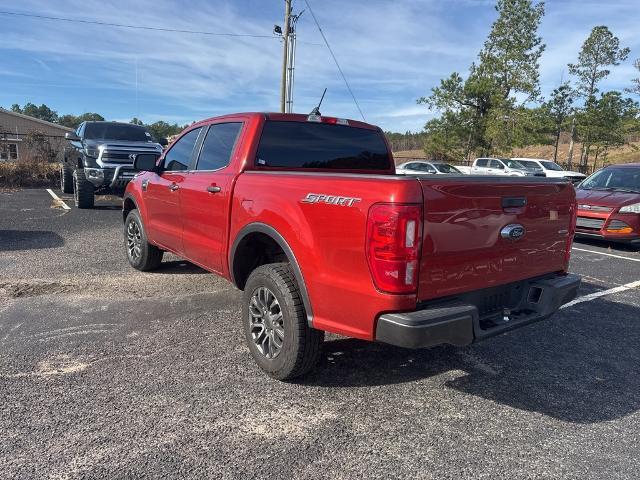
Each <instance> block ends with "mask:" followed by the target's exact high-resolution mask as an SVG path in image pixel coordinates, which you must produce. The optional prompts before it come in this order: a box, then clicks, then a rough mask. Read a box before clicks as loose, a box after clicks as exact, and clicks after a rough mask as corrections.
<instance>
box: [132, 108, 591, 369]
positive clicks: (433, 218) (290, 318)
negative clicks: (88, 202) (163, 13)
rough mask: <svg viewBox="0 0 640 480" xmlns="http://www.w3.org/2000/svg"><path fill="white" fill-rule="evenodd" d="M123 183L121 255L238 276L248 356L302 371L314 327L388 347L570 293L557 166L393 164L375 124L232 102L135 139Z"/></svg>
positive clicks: (519, 312) (442, 336)
mask: <svg viewBox="0 0 640 480" xmlns="http://www.w3.org/2000/svg"><path fill="white" fill-rule="evenodd" d="M135 167H136V169H139V170H142V171H143V173H141V174H139V175H137V176H136V177H135V179H134V180H133V181H131V182H130V183H129V185H128V187H127V190H126V193H125V196H124V209H123V217H124V222H125V223H124V236H125V243H126V251H127V257H128V259H129V262H130V263H131V265H132V266H133V267H134V268H137V269H139V270H151V269H154V268H156V267H158V265H159V264H160V262H161V259H162V254H163V252H165V251H170V252H173V253H175V254H177V255H179V256H180V257H182V258H185V259H187V260H189V261H191V262H193V263H195V264H197V265H199V266H201V267H202V268H204V269H206V270H208V271H211V272H215V273H217V274H218V275H221V276H223V277H225V278H227V279H228V280H230V281H231V282H233V284H234V285H235V286H237V287H238V288H239V289H241V290H243V291H244V296H243V305H242V325H243V328H244V332H245V336H246V340H247V343H248V345H249V349H250V351H251V353H252V355H253V357H254V358H255V360H256V362H257V363H258V364H259V365H260V367H261V368H262V369H263V370H265V371H266V372H267V373H268V374H269V375H271V376H272V377H274V378H278V379H290V378H293V377H296V376H299V375H302V374H304V373H306V372H307V371H309V370H310V369H311V368H312V367H313V366H314V364H315V362H316V360H317V359H318V356H319V351H320V344H321V342H322V340H323V338H324V332H325V331H327V332H334V333H337V334H341V335H346V336H349V337H355V338H360V339H364V340H371V341H381V342H386V343H389V344H392V345H398V346H402V347H411V348H416V347H429V346H434V345H439V344H445V343H448V344H453V345H468V344H470V343H472V342H474V341H477V340H481V339H483V338H486V337H489V336H492V335H496V334H499V333H501V332H505V331H507V330H511V329H514V328H516V327H520V326H523V325H526V324H529V323H531V322H534V321H538V320H542V319H544V318H546V317H548V316H550V315H551V314H552V313H554V312H555V311H556V310H557V309H558V308H559V307H560V306H561V305H562V304H564V303H566V302H568V301H570V300H571V299H573V298H574V297H575V295H576V291H577V289H578V286H579V283H580V279H579V278H578V277H576V276H575V275H571V274H568V272H567V269H568V264H569V256H570V252H571V244H572V240H573V234H574V229H575V219H576V200H575V192H574V189H573V186H572V185H571V183H569V182H568V181H566V180H564V179H554V178H546V179H545V178H535V177H531V178H528V177H490V176H464V177H461V176H459V175H458V176H453V175H452V176H449V175H434V176H433V177H429V176H424V175H423V176H410V175H401V176H400V175H396V174H395V166H394V161H393V157H392V154H391V151H390V149H389V146H388V143H387V142H386V139H385V137H384V134H383V132H382V131H381V130H380V128H378V127H375V126H372V125H369V124H366V123H362V122H357V121H353V120H344V119H339V118H333V117H325V116H319V115H309V116H307V115H297V114H275V113H242V114H234V115H227V116H223V117H218V118H211V119H208V120H204V121H202V122H200V123H196V124H194V125H192V126H190V127H189V128H188V129H186V130H185V131H184V132H183V133H182V134H181V136H180V137H179V138H178V139H176V140H175V141H174V142H173V144H172V145H171V146H170V148H169V149H168V150H167V151H166V152H165V153H164V154H163V155H162V156H161V157H159V158H158V157H157V156H155V155H153V154H140V155H138V156H137V157H136V159H135Z"/></svg>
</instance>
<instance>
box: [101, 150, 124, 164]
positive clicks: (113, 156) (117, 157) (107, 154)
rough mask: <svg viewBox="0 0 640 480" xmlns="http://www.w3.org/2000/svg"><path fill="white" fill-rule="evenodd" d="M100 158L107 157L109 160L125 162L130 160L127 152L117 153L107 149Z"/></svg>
mask: <svg viewBox="0 0 640 480" xmlns="http://www.w3.org/2000/svg"><path fill="white" fill-rule="evenodd" d="M102 158H108V159H109V160H126V161H127V162H130V161H131V159H130V158H129V154H128V153H117V152H109V151H106V152H105V153H104V155H103V156H102Z"/></svg>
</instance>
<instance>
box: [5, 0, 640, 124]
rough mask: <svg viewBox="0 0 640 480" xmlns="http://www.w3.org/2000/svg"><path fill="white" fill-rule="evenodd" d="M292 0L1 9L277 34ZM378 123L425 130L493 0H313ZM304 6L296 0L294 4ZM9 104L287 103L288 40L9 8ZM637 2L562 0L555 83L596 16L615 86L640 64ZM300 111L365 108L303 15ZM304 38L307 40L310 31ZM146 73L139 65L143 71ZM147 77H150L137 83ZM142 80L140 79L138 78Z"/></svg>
mask: <svg viewBox="0 0 640 480" xmlns="http://www.w3.org/2000/svg"><path fill="white" fill-rule="evenodd" d="M283 3H284V2H283V1H282V0H234V1H231V0H226V1H223V0H183V1H179V0H153V1H151V0H135V1H132V0H127V1H121V0H113V1H107V0H56V1H55V2H53V1H50V0H47V1H44V0H39V1H38V0H21V2H9V1H5V0H0V10H9V11H15V12H24V13H35V14H39V15H48V16H58V17H69V18H77V19H83V20H97V21H102V22H113V23H126V24H136V25H145V26H155V27H162V28H174V29H185V30H203V31H210V32H235V33H248V34H258V35H261V34H267V35H270V34H271V31H272V28H273V25H274V24H276V23H278V24H282V16H283V10H284V7H283ZM310 3H311V5H312V7H313V9H314V12H315V13H316V16H317V17H318V20H319V21H320V24H321V25H322V27H323V30H324V32H325V34H326V36H327V37H328V39H329V42H330V44H331V46H332V47H333V50H334V52H335V53H336V56H337V57H338V60H339V61H340V63H341V65H342V68H343V70H344V72H345V74H346V76H347V78H348V80H349V82H350V83H351V86H352V89H353V91H354V93H355V95H356V97H357V98H358V101H359V102H360V105H361V107H362V110H363V111H364V114H365V116H366V119H367V121H369V122H371V123H375V124H378V125H380V126H382V127H383V128H384V129H385V130H393V131H405V130H413V131H417V130H420V129H421V128H422V126H423V125H424V124H425V122H426V121H427V120H428V119H429V118H432V117H433V115H434V114H435V112H429V111H428V110H427V108H426V107H425V106H422V105H417V104H416V99H417V98H418V97H420V96H423V95H426V94H428V93H429V91H430V89H431V87H432V86H434V85H436V84H437V83H438V81H439V79H440V78H442V77H444V76H447V75H449V74H450V73H451V72H452V71H459V72H461V73H463V74H466V72H467V69H468V66H469V64H470V63H471V62H472V61H473V60H474V59H475V57H476V55H477V53H478V51H479V49H480V48H481V46H482V43H483V42H484V39H485V38H486V35H487V33H488V32H489V29H490V26H491V23H492V22H493V20H494V19H495V17H496V13H495V10H494V9H493V6H494V2H493V1H484V0H450V1H447V0H388V1H382V0H348V1H347V0H313V1H311V0H310ZM303 8H305V6H304V2H303V0H294V11H300V10H301V9H303ZM0 22H1V25H2V27H1V28H0V58H1V59H2V61H1V62H0V106H4V107H9V106H10V105H11V104H13V103H19V104H23V103H25V102H33V103H36V104H40V103H46V104H48V105H49V106H50V107H52V108H54V109H55V110H57V111H58V113H60V114H64V113H73V114H80V113H83V112H85V111H95V112H98V113H101V114H102V115H104V116H105V117H106V118H108V119H111V120H127V121H128V120H130V119H131V118H132V117H134V116H137V117H138V118H141V119H142V120H143V121H145V122H154V121H156V120H160V119H163V120H167V121H170V122H178V123H187V122H191V121H193V120H199V119H202V118H206V117H211V116H215V115H219V114H223V113H230V112H234V111H277V110H278V108H279V98H280V97H279V88H280V83H279V82H280V66H281V52H282V46H281V43H280V41H279V40H278V39H271V38H258V39H255V38H228V37H214V36H202V35H192V34H184V33H168V32H153V31H145V30H131V29H123V28H113V27H101V26H94V25H84V24H74V23H64V22H53V21H48V20H39V19H33V18H23V17H10V16H5V15H0ZM639 23H640V13H639V10H638V2H637V0H619V1H609V2H604V1H590V0H549V1H547V2H546V15H545V18H544V20H543V23H542V26H541V32H540V33H541V35H542V36H543V39H544V41H545V43H546V44H547V49H546V51H545V53H544V55H543V57H542V61H541V81H542V89H543V93H548V92H549V91H550V90H551V89H553V87H554V86H556V85H557V84H558V83H559V81H560V78H561V75H562V74H563V71H564V75H565V77H566V75H567V74H566V63H567V62H569V61H575V59H576V57H577V54H578V51H579V49H580V45H581V44H582V42H583V41H584V39H585V38H586V37H587V35H588V34H589V31H590V30H591V28H592V27H593V26H595V25H600V24H604V25H607V26H609V28H610V29H611V30H612V31H613V32H614V34H615V35H617V36H618V37H619V38H620V40H621V44H622V45H624V46H628V47H630V48H631V55H630V58H629V60H628V61H627V62H625V63H624V64H623V65H620V66H619V67H614V69H613V71H612V73H611V75H610V77H609V78H608V79H607V80H606V81H605V82H604V83H603V85H602V86H603V88H605V89H613V88H615V89H622V88H624V87H626V86H628V85H629V84H630V79H631V78H632V77H634V76H637V72H635V71H634V69H633V67H632V61H633V59H634V58H638V57H640V35H638V34H637V29H638V24H639ZM298 40H299V43H298V50H297V62H296V89H295V97H294V110H295V111H300V112H305V113H306V112H308V111H310V110H311V109H312V108H313V106H314V103H316V102H317V99H318V98H319V96H320V94H321V93H322V90H323V89H324V87H327V88H328V92H327V96H326V97H325V101H324V103H323V108H322V112H323V113H324V114H326V115H335V116H340V117H347V118H358V117H359V114H358V111H357V109H356V107H355V105H354V104H353V101H352V100H351V97H350V96H349V93H348V91H347V90H346V88H345V86H344V84H343V82H342V79H341V77H340V76H339V73H338V71H337V69H336V67H335V64H334V63H333V61H332V59H331V57H330V55H329V53H328V51H327V49H326V48H325V47H324V45H322V38H321V37H320V35H319V33H318V31H317V29H316V26H315V24H314V23H313V20H312V18H311V15H309V12H305V13H304V14H303V15H302V17H301V20H300V22H299V24H298ZM303 42H304V43H303ZM136 72H137V75H136ZM136 78H137V81H136ZM136 85H137V88H136Z"/></svg>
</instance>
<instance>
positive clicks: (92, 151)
mask: <svg viewBox="0 0 640 480" xmlns="http://www.w3.org/2000/svg"><path fill="white" fill-rule="evenodd" d="M84 153H85V155H86V156H87V157H92V158H98V149H97V148H92V147H85V149H84Z"/></svg>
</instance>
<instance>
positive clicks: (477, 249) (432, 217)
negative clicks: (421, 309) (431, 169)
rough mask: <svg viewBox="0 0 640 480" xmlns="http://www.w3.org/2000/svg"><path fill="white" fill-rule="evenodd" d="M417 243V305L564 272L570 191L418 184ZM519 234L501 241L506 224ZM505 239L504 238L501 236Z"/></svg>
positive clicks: (555, 186) (565, 187) (496, 181)
mask: <svg viewBox="0 0 640 480" xmlns="http://www.w3.org/2000/svg"><path fill="white" fill-rule="evenodd" d="M419 182H420V184H421V186H422V191H423V196H424V235H423V238H424V241H423V246H422V257H421V260H420V283H419V288H418V300H421V301H422V300H429V299H433V298H438V297H443V296H449V295H457V294H460V293H464V292H468V291H472V290H477V289H481V288H487V287H491V286H497V285H503V284H507V283H510V282H515V281H518V280H524V279H527V278H532V277H536V276H540V275H544V274H546V273H551V272H557V271H560V270H562V269H563V268H564V267H565V253H566V246H567V240H568V239H567V237H568V235H569V230H570V224H571V219H572V215H573V210H574V208H575V206H574V205H575V191H574V189H573V187H572V186H571V184H570V183H568V182H565V181H562V180H555V179H545V180H540V179H536V180H529V179H522V178H517V177H516V178H511V177H504V178H496V177H473V178H469V177H466V178H463V179H460V178H459V177H458V178H453V177H446V178H442V177H441V178H437V176H434V177H430V178H421V179H419ZM512 224H516V225H521V226H523V227H524V231H525V233H524V235H522V236H521V237H520V238H518V239H513V238H503V236H502V234H501V232H502V230H503V229H504V227H505V226H507V225H512ZM504 233H505V234H506V232H504Z"/></svg>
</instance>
